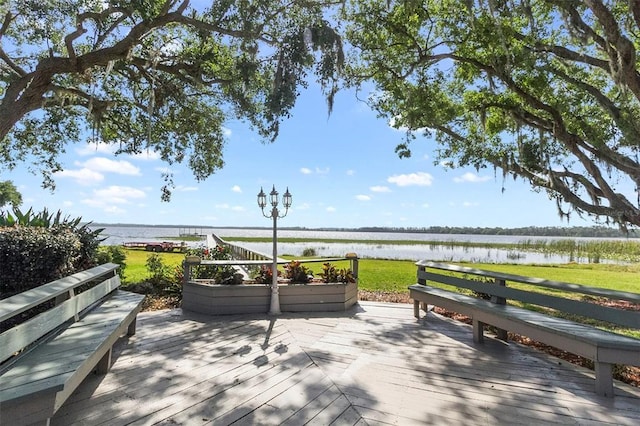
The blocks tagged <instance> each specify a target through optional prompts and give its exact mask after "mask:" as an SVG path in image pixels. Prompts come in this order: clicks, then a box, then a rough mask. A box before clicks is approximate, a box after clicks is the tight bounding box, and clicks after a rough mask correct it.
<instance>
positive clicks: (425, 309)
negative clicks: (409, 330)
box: [414, 265, 429, 318]
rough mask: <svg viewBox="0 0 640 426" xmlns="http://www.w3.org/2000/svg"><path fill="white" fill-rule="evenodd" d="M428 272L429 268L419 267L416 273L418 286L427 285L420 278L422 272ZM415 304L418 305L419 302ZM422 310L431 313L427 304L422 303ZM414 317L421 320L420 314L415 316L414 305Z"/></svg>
mask: <svg viewBox="0 0 640 426" xmlns="http://www.w3.org/2000/svg"><path fill="white" fill-rule="evenodd" d="M426 270H427V268H426V267H425V266H422V265H418V271H417V272H416V276H417V281H418V284H421V285H427V280H426V279H424V278H420V271H422V272H426ZM415 303H417V302H415ZM422 310H423V311H425V312H428V311H429V307H428V306H427V304H426V302H422ZM414 316H415V317H416V318H419V316H420V315H419V314H418V315H415V305H414Z"/></svg>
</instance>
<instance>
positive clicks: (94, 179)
mask: <svg viewBox="0 0 640 426" xmlns="http://www.w3.org/2000/svg"><path fill="white" fill-rule="evenodd" d="M56 176H60V177H65V178H71V179H74V180H75V181H76V183H77V184H79V185H85V186H88V185H95V184H97V183H100V182H102V181H103V180H104V175H103V174H102V173H98V172H95V171H93V170H89V169H87V168H84V169H80V170H62V171H59V172H56Z"/></svg>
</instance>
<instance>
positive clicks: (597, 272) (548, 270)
mask: <svg viewBox="0 0 640 426" xmlns="http://www.w3.org/2000/svg"><path fill="white" fill-rule="evenodd" d="M125 252H126V255H127V261H126V262H127V268H126V270H125V274H126V277H125V280H126V282H128V283H135V282H140V281H143V280H144V279H145V278H147V277H148V276H149V273H148V271H147V268H146V261H147V258H148V257H149V255H150V254H151V253H150V252H147V251H142V250H125ZM159 255H160V257H161V258H162V260H163V262H164V263H165V264H166V265H167V266H170V267H175V266H179V265H181V263H182V260H183V259H184V254H182V253H159ZM334 265H335V266H336V267H337V268H348V267H349V262H348V261H341V262H335V263H334ZM461 265H464V266H468V267H472V268H477V269H486V270H490V271H499V272H505V273H509V274H514V275H523V276H528V277H534V278H544V279H547V280H552V281H564V282H569V283H575V284H582V285H588V286H592V287H601V288H608V289H614V290H619V291H629V292H634V293H640V265H609V264H602V263H597V264H573V263H572V264H562V265H516V264H484V263H461ZM308 267H309V268H311V270H312V271H313V272H314V273H315V274H316V275H319V274H320V272H321V271H322V264H320V263H310V264H308ZM415 282H416V266H415V263H414V262H413V261H408V260H378V259H361V260H360V262H359V288H361V289H363V290H368V291H385V292H407V291H408V290H407V287H408V286H409V285H411V284H414V283H415Z"/></svg>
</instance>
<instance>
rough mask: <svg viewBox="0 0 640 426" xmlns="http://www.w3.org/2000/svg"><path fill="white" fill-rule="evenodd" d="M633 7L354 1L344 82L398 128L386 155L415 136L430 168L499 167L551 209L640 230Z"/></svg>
mask: <svg viewBox="0 0 640 426" xmlns="http://www.w3.org/2000/svg"><path fill="white" fill-rule="evenodd" d="M638 14H640V5H639V4H638V3H634V2H608V3H603V2H595V3H591V2H578V1H576V2H569V1H562V2H544V1H530V0H526V1H525V0H515V1H511V2H490V3H489V4H488V5H487V4H485V3H482V2H480V3H478V2H466V3H461V2H459V1H456V0H444V1H443V0H426V1H423V0H407V1H402V2H398V1H391V2H390V1H387V0H356V1H352V2H349V3H348V6H347V7H345V8H344V13H343V16H342V17H343V19H345V21H346V22H347V26H346V38H347V40H348V41H349V43H350V44H351V45H352V46H353V47H354V53H355V54H354V55H353V58H354V61H353V62H352V63H351V64H350V65H349V68H348V75H349V81H350V83H352V84H354V85H356V86H365V87H370V85H371V80H373V82H374V84H375V87H374V89H373V90H372V92H374V93H375V95H374V96H371V98H370V99H369V101H370V102H369V104H370V105H372V106H373V107H374V108H375V109H376V110H377V112H378V113H379V115H380V116H381V117H384V118H387V119H388V120H389V121H390V123H391V124H392V125H393V126H394V127H396V128H398V129H408V130H407V131H406V132H405V134H406V137H405V138H404V140H401V141H399V144H398V149H397V153H398V155H399V156H400V157H408V156H410V154H411V147H410V144H411V142H412V141H413V140H414V138H415V137H416V136H417V135H426V136H427V137H429V138H433V139H435V140H436V142H437V143H438V148H437V154H438V155H437V157H436V158H434V163H435V164H438V163H440V162H442V161H446V162H447V164H450V165H451V166H459V167H464V166H472V167H475V168H476V169H478V170H480V169H482V168H485V167H488V168H494V169H501V170H502V173H503V179H504V178H506V177H507V176H513V177H514V178H522V179H524V180H525V181H528V182H530V183H531V185H532V187H533V188H534V189H536V190H544V191H546V192H547V193H548V195H549V197H550V198H551V199H552V200H554V201H555V202H556V203H557V205H558V212H559V214H560V215H561V216H562V217H567V218H568V217H569V212H570V211H571V209H572V210H573V211H575V212H577V213H578V214H588V215H592V216H594V217H596V218H600V219H602V220H603V221H604V222H605V223H609V222H613V223H615V224H618V225H619V226H621V227H622V228H625V227H626V226H627V225H635V226H640V206H639V203H640V202H639V201H638V198H637V188H636V187H637V171H638V170H639V169H640V162H639V161H638V147H639V146H640V125H638V123H639V122H640V84H638V82H637V75H638V72H639V69H640V62H638V61H637V60H636V57H637V54H636V50H637V46H638V45H639V43H640V38H639V36H638V31H637V22H636V21H635V20H633V19H629V17H630V16H638ZM613 45H615V46H616V47H615V48H611V46H613ZM612 64H615V65H612Z"/></svg>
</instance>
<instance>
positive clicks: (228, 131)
mask: <svg viewBox="0 0 640 426" xmlns="http://www.w3.org/2000/svg"><path fill="white" fill-rule="evenodd" d="M222 134H223V135H224V137H225V138H230V137H231V129H229V128H227V127H224V126H223V127H222Z"/></svg>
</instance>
